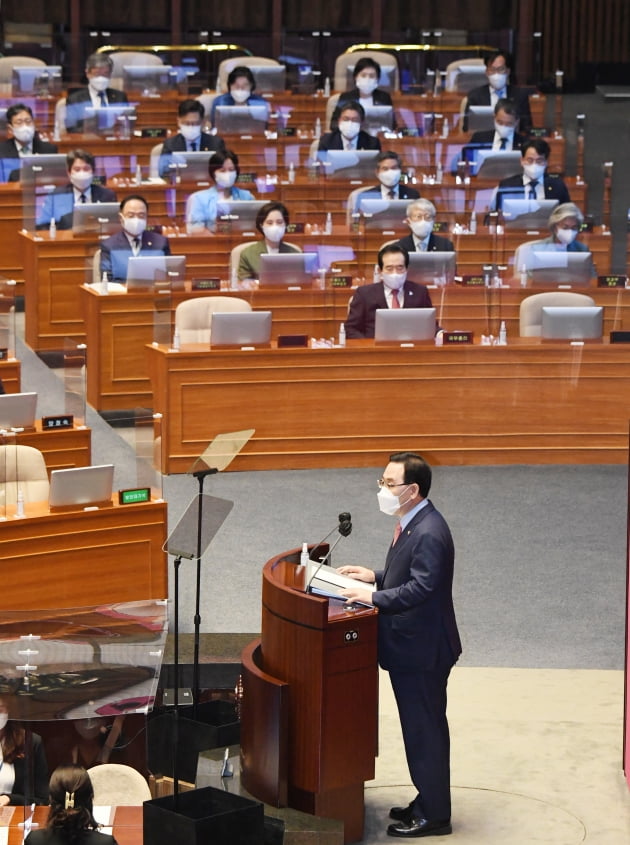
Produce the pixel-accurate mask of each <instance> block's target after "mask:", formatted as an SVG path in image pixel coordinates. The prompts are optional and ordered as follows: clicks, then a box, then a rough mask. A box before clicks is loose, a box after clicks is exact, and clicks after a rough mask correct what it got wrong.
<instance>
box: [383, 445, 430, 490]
mask: <svg viewBox="0 0 630 845" xmlns="http://www.w3.org/2000/svg"><path fill="white" fill-rule="evenodd" d="M389 460H390V461H391V463H393V464H403V465H404V468H405V474H404V476H403V481H404V482H405V484H417V485H418V488H419V490H420V495H421V496H422V498H423V499H426V497H427V496H428V495H429V490H430V489H431V467H430V466H429V464H428V463H427V462H426V461H425V459H424V458H423V457H422V456H421V455H417V454H416V453H415V452H394V454H393V455H390V456H389Z"/></svg>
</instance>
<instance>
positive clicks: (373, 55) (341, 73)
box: [333, 50, 400, 91]
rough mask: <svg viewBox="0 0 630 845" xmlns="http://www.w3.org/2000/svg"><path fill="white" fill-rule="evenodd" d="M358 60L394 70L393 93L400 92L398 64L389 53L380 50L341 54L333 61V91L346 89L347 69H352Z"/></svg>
mask: <svg viewBox="0 0 630 845" xmlns="http://www.w3.org/2000/svg"><path fill="white" fill-rule="evenodd" d="M359 59H374V61H375V62H378V63H379V65H380V66H381V67H393V68H394V91H398V90H400V74H399V72H398V62H397V60H396V57H395V56H392V55H391V53H386V52H385V51H382V50H356V51H354V52H353V53H342V54H341V55H340V56H337V58H336V59H335V80H334V85H333V88H334V90H335V91H346V90H347V88H348V67H354V66H355V65H356V63H357V62H358V61H359Z"/></svg>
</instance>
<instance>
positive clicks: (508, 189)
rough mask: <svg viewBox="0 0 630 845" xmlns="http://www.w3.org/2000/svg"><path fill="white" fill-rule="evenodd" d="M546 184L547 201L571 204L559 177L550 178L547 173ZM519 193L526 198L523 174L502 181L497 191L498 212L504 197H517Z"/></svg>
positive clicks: (567, 192) (565, 187)
mask: <svg viewBox="0 0 630 845" xmlns="http://www.w3.org/2000/svg"><path fill="white" fill-rule="evenodd" d="M544 184H545V199H548V200H558V202H559V203H563V202H571V197H570V196H569V191H568V189H567V186H566V185H565V184H564V182H563V181H562V179H560V177H559V176H548V175H547V174H546V173H545V176H544ZM519 193H520V195H521V196H522V197H523V198H525V188H524V186H523V174H522V173H517V174H516V175H515V176H508V177H507V179H502V180H501V181H500V182H499V188H498V190H497V201H496V207H497V210H498V209H500V208H501V206H502V204H503V196H504V195H507V196H517V195H518V194H519Z"/></svg>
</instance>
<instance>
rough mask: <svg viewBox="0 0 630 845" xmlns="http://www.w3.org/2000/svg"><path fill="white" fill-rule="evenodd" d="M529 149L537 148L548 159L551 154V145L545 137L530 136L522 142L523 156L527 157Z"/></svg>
mask: <svg viewBox="0 0 630 845" xmlns="http://www.w3.org/2000/svg"><path fill="white" fill-rule="evenodd" d="M529 149H533V150H536V152H537V153H538V155H539V156H544V157H545V158H547V159H548V158H549V156H550V155H551V147H550V146H549V144H548V143H547V142H546V141H545V139H544V138H528V139H527V140H526V141H523V143H522V144H521V155H522V156H523V158H525V156H526V154H527V150H529Z"/></svg>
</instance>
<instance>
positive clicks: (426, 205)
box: [406, 199, 437, 217]
mask: <svg viewBox="0 0 630 845" xmlns="http://www.w3.org/2000/svg"><path fill="white" fill-rule="evenodd" d="M416 208H417V209H418V210H419V211H422V212H424V213H427V212H428V213H429V214H430V215H431V216H432V217H435V216H436V215H437V209H436V207H435V206H434V205H433V203H432V202H430V201H429V200H425V199H417V200H414V201H413V202H410V203H409V205H408V206H407V209H406V211H407V217H410V216H411V212H412V211H413V210H414V209H416Z"/></svg>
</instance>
